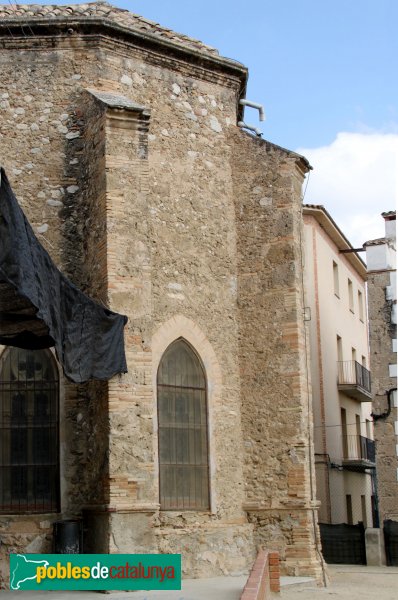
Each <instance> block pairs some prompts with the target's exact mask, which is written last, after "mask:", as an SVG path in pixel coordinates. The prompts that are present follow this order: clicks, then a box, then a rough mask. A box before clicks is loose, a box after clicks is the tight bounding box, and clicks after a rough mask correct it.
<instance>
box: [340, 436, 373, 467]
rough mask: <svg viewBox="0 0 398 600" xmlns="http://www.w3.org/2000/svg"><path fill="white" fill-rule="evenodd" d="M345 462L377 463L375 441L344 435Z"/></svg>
mask: <svg viewBox="0 0 398 600" xmlns="http://www.w3.org/2000/svg"><path fill="white" fill-rule="evenodd" d="M343 460H344V461H345V462H347V461H349V462H352V463H355V462H361V463H373V464H374V463H375V461H376V451H375V443H374V440H371V439H369V438H367V437H364V436H363V435H343Z"/></svg>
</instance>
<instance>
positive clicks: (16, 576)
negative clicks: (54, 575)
mask: <svg viewBox="0 0 398 600" xmlns="http://www.w3.org/2000/svg"><path fill="white" fill-rule="evenodd" d="M12 558H13V561H12V564H11V569H10V571H11V572H10V588H11V589H12V590H19V589H21V584H22V589H23V584H24V582H25V581H29V580H34V579H37V572H36V569H37V567H48V565H49V564H50V563H49V562H48V561H47V560H31V559H28V558H26V557H25V556H23V555H22V554H16V555H14V556H13V557H12Z"/></svg>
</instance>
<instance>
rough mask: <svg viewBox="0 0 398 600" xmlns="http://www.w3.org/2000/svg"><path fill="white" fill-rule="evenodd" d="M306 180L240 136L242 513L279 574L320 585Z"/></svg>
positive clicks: (288, 159) (282, 158)
mask: <svg viewBox="0 0 398 600" xmlns="http://www.w3.org/2000/svg"><path fill="white" fill-rule="evenodd" d="M301 164H302V165H303V163H301ZM301 168H302V169H303V168H304V169H305V167H304V166H302V167H301ZM303 175H304V173H303V171H302V170H301V169H300V167H299V164H298V158H297V157H294V156H292V154H291V153H289V152H287V151H285V150H282V149H280V148H278V147H275V146H273V145H271V144H269V143H267V142H264V141H263V140H258V139H253V138H252V137H251V136H248V135H245V134H243V133H238V134H237V136H236V142H235V157H234V168H233V178H234V195H235V202H236V219H237V226H238V306H239V325H240V330H239V344H240V347H239V359H240V376H241V389H242V425H243V436H244V447H245V480H246V504H245V506H246V508H247V510H248V512H249V515H250V519H251V520H252V522H253V523H255V526H256V533H257V540H258V542H259V543H261V544H262V545H264V546H266V547H268V548H272V549H278V550H279V551H280V553H281V559H282V568H284V570H285V572H286V573H288V574H300V573H307V574H308V573H311V574H312V575H315V576H316V577H319V576H320V557H319V554H318V552H317V549H316V544H318V545H319V534H318V530H317V527H315V522H314V517H315V514H314V511H315V507H316V503H315V502H314V500H315V477H314V468H313V464H312V462H311V457H312V453H313V447H312V440H311V439H310V431H311V428H312V412H311V398H310V391H309V387H308V386H309V381H308V379H307V377H308V376H309V374H308V373H307V367H306V353H307V348H306V345H305V334H304V323H303V284H302V272H301V269H302V242H301V237H302V220H301V185H302V180H303ZM311 487H312V490H311Z"/></svg>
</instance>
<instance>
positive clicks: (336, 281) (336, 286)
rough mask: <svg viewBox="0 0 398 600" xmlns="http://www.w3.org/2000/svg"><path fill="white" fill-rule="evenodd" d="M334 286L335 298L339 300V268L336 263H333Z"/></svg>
mask: <svg viewBox="0 0 398 600" xmlns="http://www.w3.org/2000/svg"><path fill="white" fill-rule="evenodd" d="M333 285H334V294H335V296H337V298H340V288H339V266H338V264H337V263H335V262H334V261H333Z"/></svg>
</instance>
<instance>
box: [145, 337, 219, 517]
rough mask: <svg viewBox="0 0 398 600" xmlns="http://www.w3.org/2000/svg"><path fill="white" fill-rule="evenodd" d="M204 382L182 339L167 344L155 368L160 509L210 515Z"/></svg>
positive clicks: (199, 364) (196, 360)
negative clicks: (196, 511) (202, 512)
mask: <svg viewBox="0 0 398 600" xmlns="http://www.w3.org/2000/svg"><path fill="white" fill-rule="evenodd" d="M206 396H207V394H206V377H205V372H204V369H203V367H202V364H201V362H200V360H199V358H198V356H197V355H196V353H195V352H194V350H193V349H192V347H191V346H190V345H189V344H188V343H187V342H186V341H185V340H183V339H179V340H177V341H175V342H173V344H171V345H170V346H169V347H168V349H167V350H166V352H165V353H164V355H163V357H162V360H161V362H160V365H159V369H158V377H157V397H158V426H159V476H160V506H161V509H163V510H208V509H209V507H210V504H209V464H208V427H207V397H206Z"/></svg>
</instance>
